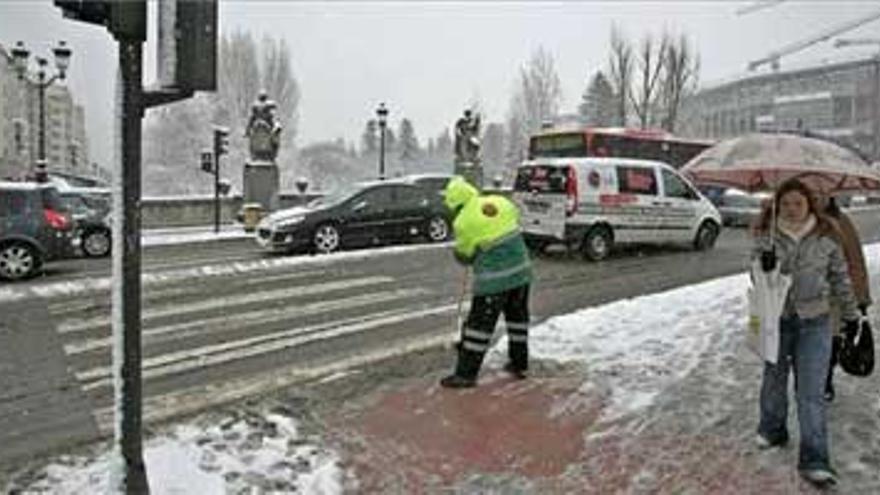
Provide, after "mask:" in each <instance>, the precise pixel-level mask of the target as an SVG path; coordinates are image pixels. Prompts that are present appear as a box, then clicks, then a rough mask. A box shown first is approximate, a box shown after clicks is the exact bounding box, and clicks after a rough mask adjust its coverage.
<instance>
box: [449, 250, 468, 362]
mask: <svg viewBox="0 0 880 495" xmlns="http://www.w3.org/2000/svg"><path fill="white" fill-rule="evenodd" d="M470 272H471V269H470V267H468V268H465V269H464V271H463V272H462V273H461V288H460V289H459V292H458V307H457V309H456V312H455V331H456V332H458V340H457V341H456V342H455V343H454V344H453V345H452V347H453V348H454V349H455V350H456V351H460V350H461V341H462V339H463V335H462V333H463V332H464V315H463V314H462V313H463V311H462V310H463V309H464V298H465V295H467V286H468V279H470Z"/></svg>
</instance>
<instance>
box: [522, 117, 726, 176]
mask: <svg viewBox="0 0 880 495" xmlns="http://www.w3.org/2000/svg"><path fill="white" fill-rule="evenodd" d="M713 144H714V143H713V142H711V141H703V140H697V139H685V138H680V137H677V136H673V135H672V134H669V133H667V132H665V131H658V130H650V129H649V130H645V129H629V128H624V127H587V128H584V129H546V130H542V131H540V132H538V133H537V134H534V135H532V136H531V138H530V139H529V159H530V160H534V159H536V158H589V157H619V158H641V159H644V160H657V161H661V162H664V163H668V164H669V165H672V166H673V167H675V168H680V167H681V166H682V165H684V164H685V163H687V162H688V161H689V160H690V159H691V158H693V157H694V156H696V155H697V154H699V153H700V152H701V151H703V150H704V149H706V148H708V147H710V146H712V145H713Z"/></svg>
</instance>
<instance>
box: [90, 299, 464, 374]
mask: <svg viewBox="0 0 880 495" xmlns="http://www.w3.org/2000/svg"><path fill="white" fill-rule="evenodd" d="M456 308H457V305H455V304H448V305H445V306H440V307H436V308H430V309H422V310H415V311H412V310H408V309H405V310H402V311H387V312H384V313H377V315H383V316H380V317H379V318H376V319H371V320H366V321H365V320H364V319H363V317H360V318H352V319H350V320H352V321H357V322H356V323H351V324H344V325H341V326H340V325H339V322H332V323H323V324H320V325H312V326H308V327H303V328H295V329H292V330H288V331H285V332H278V333H273V334H269V335H260V336H257V337H252V338H249V339H242V340H237V341H232V342H224V343H222V344H215V345H210V346H206V347H201V348H198V349H192V350H187V351H181V352H174V353H169V354H163V355H161V356H156V357H154V358H150V359H146V360H144V361H143V365H142V370H143V378H144V379H152V378H158V377H162V376H166V375H171V374H176V373H182V372H185V371H191V370H193V369H197V368H204V367H207V366H215V365H218V364H223V363H227V362H230V361H235V360H239V359H244V358H248V357H254V356H259V355H261V354H266V353H269V352H274V351H279V350H283V349H287V348H291V347H296V346H301V345H304V344H308V343H312V342H318V341H322V340H328V339H332V338H335V337H339V336H343V335H348V334H353V333H357V332H363V331H365V330H370V329H373V328H376V327H380V326H383V325H392V324H395V323H401V322H404V321H408V320H413V319H419V318H424V317H426V316H431V315H437V314H443V313H446V312H450V311H454V310H455V309H456ZM372 316H375V315H372ZM328 329H329V330H328ZM325 330H326V331H325ZM110 372H111V369H110V368H109V367H100V368H93V369H91V370H88V371H84V372H80V373H76V377H77V379H78V380H80V382H86V383H84V384H83V386H82V388H83V390H86V391H88V390H93V389H96V388H99V387H106V386H110V385H112V383H113V381H112V379H111V377H110Z"/></svg>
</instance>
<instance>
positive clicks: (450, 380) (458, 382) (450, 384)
mask: <svg viewBox="0 0 880 495" xmlns="http://www.w3.org/2000/svg"><path fill="white" fill-rule="evenodd" d="M440 385H442V386H444V387H446V388H471V387H475V386H476V385H477V381H476V380H473V379H470V378H464V377H461V376H458V375H449V376H447V377H446V378H444V379H442V380H440Z"/></svg>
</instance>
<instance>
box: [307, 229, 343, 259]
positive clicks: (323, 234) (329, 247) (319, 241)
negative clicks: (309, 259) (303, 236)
mask: <svg viewBox="0 0 880 495" xmlns="http://www.w3.org/2000/svg"><path fill="white" fill-rule="evenodd" d="M312 241H313V244H314V246H315V250H316V251H317V252H319V253H332V252H333V251H336V250H337V249H339V229H337V228H336V226H335V225H333V224H332V223H325V224H323V225H319V226H318V228H317V229H315V234H314V236H313V237H312Z"/></svg>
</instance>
